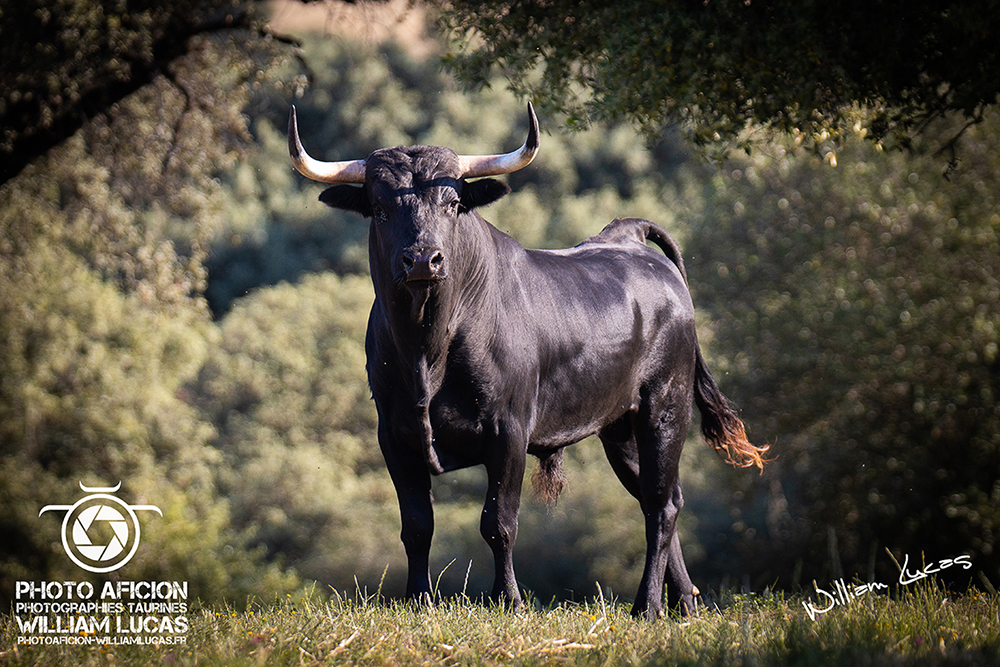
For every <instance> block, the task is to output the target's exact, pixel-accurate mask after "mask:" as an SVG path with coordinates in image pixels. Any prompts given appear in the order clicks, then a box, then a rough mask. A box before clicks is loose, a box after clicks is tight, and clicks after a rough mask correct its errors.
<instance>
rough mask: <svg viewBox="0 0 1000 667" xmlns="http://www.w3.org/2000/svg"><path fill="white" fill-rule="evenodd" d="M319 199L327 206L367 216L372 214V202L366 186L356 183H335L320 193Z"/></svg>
mask: <svg viewBox="0 0 1000 667" xmlns="http://www.w3.org/2000/svg"><path fill="white" fill-rule="evenodd" d="M319 200H320V201H321V202H323V203H324V204H326V205H327V206H332V207H333V208H342V209H344V210H345V211H355V212H356V213H360V214H361V215H363V216H365V217H366V218H370V217H371V216H372V204H371V202H370V201H368V193H367V192H365V188H364V187H360V188H359V187H357V186H355V185H333V186H331V187H329V188H327V189H326V190H323V192H321V193H320V195H319Z"/></svg>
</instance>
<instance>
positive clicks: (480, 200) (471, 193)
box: [462, 178, 510, 211]
mask: <svg viewBox="0 0 1000 667" xmlns="http://www.w3.org/2000/svg"><path fill="white" fill-rule="evenodd" d="M508 192H510V188H509V187H507V184H506V183H503V182H501V181H498V180H496V179H494V178H480V179H478V180H475V181H466V182H465V184H464V185H463V186H462V209H463V210H466V211H471V210H472V209H474V208H478V207H480V206H486V205H487V204H492V203H493V202H495V201H496V200H498V199H500V198H501V197H503V196H504V195H505V194H507V193H508Z"/></svg>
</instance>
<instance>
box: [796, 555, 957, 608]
mask: <svg viewBox="0 0 1000 667" xmlns="http://www.w3.org/2000/svg"><path fill="white" fill-rule="evenodd" d="M909 564H910V557H909V556H908V555H904V556H903V567H901V568H900V570H899V584H900V585H901V586H909V585H910V584H912V583H915V582H917V581H920V580H921V579H926V578H927V577H929V576H931V575H932V574H935V573H937V572H942V571H944V570H947V569H948V568H950V567H955V566H956V565H958V566H961V568H962V569H963V570H970V569H972V556H970V555H968V554H962V555H961V556H955V557H954V558H944V559H942V560H939V561H937V562H936V563H930V564H928V565H925V566H924V568H923V569H922V570H914V571H910V569H909ZM814 586H815V584H814ZM888 588H889V586H887V585H886V584H883V583H879V582H872V583H870V584H847V583H845V582H844V580H843V579H838V580H836V581H834V582H833V593H831V592H829V591H826V590H823V589H822V588H820V587H819V586H816V595H817V596H819V597H822V598H825V600H826V602H825V604H826V606H825V607H823V608H819V607H817V606H816V605H813V604H811V603H809V602H803V603H802V606H803V607H805V608H806V613H807V614H809V619H810V620H813V621H815V620H816V618H817V617H818V616H820V615H822V614H825V613H826V612H828V611H830V610H831V609H833V608H834V607H836V606H837V605H846V604H847V603H849V602H851V601H852V600H855V599H857V598H859V597H861V596H863V595H867V594H869V593H874V592H878V591H882V590H885V589H888Z"/></svg>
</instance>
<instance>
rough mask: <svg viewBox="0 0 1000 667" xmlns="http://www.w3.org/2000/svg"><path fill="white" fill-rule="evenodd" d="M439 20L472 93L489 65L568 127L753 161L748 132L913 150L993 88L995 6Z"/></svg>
mask: <svg viewBox="0 0 1000 667" xmlns="http://www.w3.org/2000/svg"><path fill="white" fill-rule="evenodd" d="M440 21H441V23H442V25H443V27H445V28H446V29H447V30H449V31H450V33H451V34H452V36H453V37H454V38H455V39H456V40H457V42H458V45H459V48H458V53H457V54H455V55H451V56H449V57H448V58H447V60H448V62H449V63H450V66H451V67H452V68H453V69H454V70H455V71H456V72H457V73H458V74H459V75H460V76H461V77H462V78H464V79H465V80H466V81H468V82H472V83H476V84H480V85H486V84H488V81H489V76H490V72H491V71H493V70H495V69H499V70H501V71H502V72H503V73H504V74H505V75H506V76H507V78H508V79H509V81H510V84H511V87H512V88H513V89H514V90H515V91H516V92H518V93H519V94H521V95H526V96H530V97H531V98H532V99H534V100H537V101H538V102H539V104H540V105H541V106H544V107H546V108H547V109H548V110H550V111H552V110H558V111H560V112H563V113H564V114H566V115H567V117H568V121H569V122H570V124H584V125H585V124H588V123H590V122H592V121H593V120H595V119H608V118H628V119H631V120H632V121H634V122H635V123H636V124H637V125H638V126H640V127H641V128H642V129H643V130H644V131H645V132H646V133H647V134H649V135H651V136H656V135H658V134H659V133H660V131H661V129H662V127H663V126H664V125H665V124H668V123H676V122H680V123H682V124H684V125H685V126H686V128H687V131H688V133H689V135H690V138H691V139H692V140H693V141H694V143H695V144H696V145H698V146H700V147H703V148H704V147H708V146H714V147H720V146H721V147H722V152H724V151H726V150H728V149H730V148H733V147H736V148H743V149H746V150H749V149H750V148H751V146H752V145H754V143H755V140H754V137H753V136H752V131H751V128H754V127H757V128H760V127H763V128H765V129H767V130H771V131H779V132H793V133H796V134H798V135H799V137H800V138H801V139H803V140H805V142H806V143H807V144H810V145H811V146H812V147H813V148H815V149H818V150H823V144H824V142H826V141H828V140H829V139H831V138H837V137H839V136H843V135H845V134H847V133H850V132H852V131H856V132H860V133H862V134H865V135H866V136H867V137H868V138H870V139H873V140H875V141H877V142H882V141H884V140H886V139H894V140H895V141H897V142H900V143H901V144H902V145H908V144H909V142H910V140H911V139H912V137H913V136H914V135H915V134H918V133H919V132H920V131H921V129H922V128H923V126H924V124H925V123H927V122H929V121H930V120H933V119H934V118H937V117H939V116H940V115H942V114H946V113H948V112H955V113H957V114H959V115H960V116H962V117H964V118H965V119H966V121H967V122H969V123H976V122H978V121H979V120H981V118H982V114H983V111H984V109H985V107H987V106H989V105H991V104H993V103H995V102H996V100H997V95H998V93H1000V78H998V77H997V76H996V74H995V73H996V72H997V71H998V69H1000V50H998V47H997V42H996V39H995V36H996V35H997V34H998V33H1000V30H998V28H1000V11H998V5H997V2H996V1H995V0H971V1H969V2H961V3H957V2H945V3H941V2H935V1H933V0H917V1H910V0H907V1H904V0H876V1H874V2H856V1H855V2H852V1H850V0H838V1H835V2H829V1H826V0H823V1H821V0H778V1H774V2H754V1H752V0H704V1H702V0H698V1H691V0H670V1H667V2H664V1H663V0H622V1H621V2H614V3H608V2H604V1H603V0H500V1H496V2H488V3H484V2H479V1H476V0H454V1H452V2H450V3H448V6H447V7H446V8H445V9H444V12H443V14H442V16H441V19H440ZM765 134H771V132H767V133H765Z"/></svg>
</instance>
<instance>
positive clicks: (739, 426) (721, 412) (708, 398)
mask: <svg viewBox="0 0 1000 667" xmlns="http://www.w3.org/2000/svg"><path fill="white" fill-rule="evenodd" d="M695 355H696V359H695V371H694V402H695V405H697V406H698V410H699V411H700V412H701V432H702V435H704V436H705V440H706V442H708V444H709V445H711V446H712V448H713V449H715V452H716V453H717V454H718V455H719V457H720V458H721V459H722V460H723V461H725V462H726V463H729V464H732V465H734V466H738V467H740V468H749V467H750V466H757V467H758V468H760V469H761V471H763V470H764V463H765V459H764V454H765V453H766V452H767V450H768V446H767V445H764V446H763V447H757V446H755V445H753V444H752V443H751V442H750V441H749V440H747V434H746V431H745V430H744V428H743V421H742V420H741V419H740V418H739V416H738V415H737V414H736V410H735V409H734V408H733V404H732V403H730V402H729V399H728V398H726V397H725V396H723V395H722V392H721V391H720V390H719V386H718V385H717V384H715V378H713V377H712V373H711V372H710V371H709V370H708V366H707V365H705V360H704V359H703V358H702V356H701V350H700V349H698V348H696V349H695Z"/></svg>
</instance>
